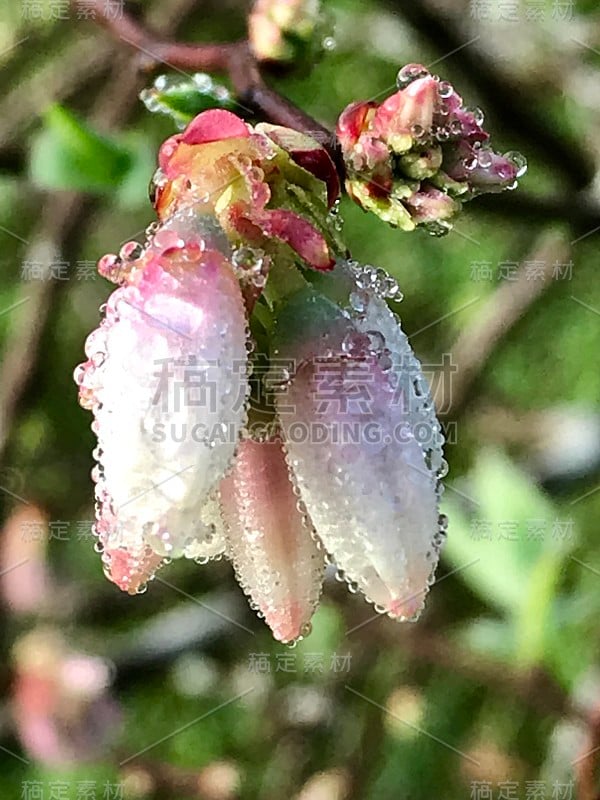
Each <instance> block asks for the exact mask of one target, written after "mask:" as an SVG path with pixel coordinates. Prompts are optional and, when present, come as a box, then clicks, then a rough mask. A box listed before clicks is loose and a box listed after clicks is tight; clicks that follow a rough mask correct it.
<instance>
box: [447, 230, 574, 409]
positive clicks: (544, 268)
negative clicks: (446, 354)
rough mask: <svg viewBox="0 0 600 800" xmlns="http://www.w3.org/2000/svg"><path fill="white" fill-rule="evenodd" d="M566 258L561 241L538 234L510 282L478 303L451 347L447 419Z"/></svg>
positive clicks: (565, 251) (554, 237)
mask: <svg viewBox="0 0 600 800" xmlns="http://www.w3.org/2000/svg"><path fill="white" fill-rule="evenodd" d="M568 257H569V246H568V244H567V243H566V242H565V241H564V240H562V239H560V238H558V237H557V236H556V235H555V234H550V235H542V236H541V237H540V239H539V240H538V241H537V242H536V243H535V245H534V247H533V250H532V252H531V253H530V254H529V255H528V256H527V257H526V258H525V259H524V260H523V262H522V264H521V265H520V267H519V269H518V270H517V272H516V274H515V277H514V280H510V281H508V280H507V281H504V282H503V283H502V284H501V286H500V287H499V288H498V289H496V290H495V292H494V293H493V294H492V295H491V296H490V297H489V298H488V300H487V301H485V302H484V303H481V304H480V308H479V312H478V313H477V316H476V317H475V318H474V319H473V321H472V322H471V323H470V324H468V325H467V326H466V327H465V328H464V329H463V330H462V332H461V334H460V335H459V337H458V339H457V340H456V342H455V343H454V345H453V346H452V347H451V353H452V361H453V364H454V365H456V367H457V368H458V371H457V372H456V376H455V378H454V380H453V382H452V396H451V406H450V408H449V410H448V414H447V415H448V416H451V417H452V418H453V419H455V418H456V417H457V415H459V414H460V413H461V411H462V409H463V408H464V406H465V405H466V403H467V402H468V400H469V397H470V395H471V390H472V388H473V386H474V384H475V383H476V381H477V379H478V378H479V377H480V375H481V373H482V372H483V369H484V367H485V365H486V364H487V363H488V362H489V359H490V356H491V354H492V352H494V351H495V350H496V348H497V347H498V346H499V344H500V342H501V341H502V340H503V338H504V337H505V336H506V335H507V334H508V332H509V331H510V330H512V328H513V326H514V325H515V324H516V323H517V322H518V320H519V319H521V317H522V316H523V315H524V314H525V313H526V311H527V310H528V309H529V308H530V307H531V306H532V305H533V303H535V301H536V300H537V299H538V298H539V297H540V296H541V295H542V293H543V292H545V291H546V289H547V288H548V287H549V286H551V285H552V277H553V271H554V269H555V265H556V264H557V263H558V264H562V263H564V262H566V261H567V259H568ZM532 262H535V263H536V265H539V269H540V273H539V274H538V273H536V274H535V275H533V276H532V275H531V274H530V273H529V272H528V265H529V264H531V263H532Z"/></svg>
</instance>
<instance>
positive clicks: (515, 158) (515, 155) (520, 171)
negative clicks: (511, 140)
mask: <svg viewBox="0 0 600 800" xmlns="http://www.w3.org/2000/svg"><path fill="white" fill-rule="evenodd" d="M504 158H507V159H508V160H509V161H512V163H513V164H514V165H515V167H516V168H517V178H521V177H522V176H523V175H525V173H526V172H527V159H526V158H525V156H524V155H523V154H522V153H519V152H518V151H517V150H510V151H509V152H508V153H504Z"/></svg>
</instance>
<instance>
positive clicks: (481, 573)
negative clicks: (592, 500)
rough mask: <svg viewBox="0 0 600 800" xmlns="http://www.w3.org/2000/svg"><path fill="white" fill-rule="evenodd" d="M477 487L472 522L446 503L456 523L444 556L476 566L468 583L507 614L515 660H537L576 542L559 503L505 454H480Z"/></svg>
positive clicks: (455, 505) (461, 564) (475, 475)
mask: <svg viewBox="0 0 600 800" xmlns="http://www.w3.org/2000/svg"><path fill="white" fill-rule="evenodd" d="M470 489H471V491H472V494H473V497H472V499H473V501H474V502H475V503H476V504H477V506H476V511H475V512H474V513H473V515H472V516H471V518H469V516H468V515H467V514H466V513H465V512H464V510H462V509H461V507H460V505H459V504H458V503H457V502H456V501H454V500H452V499H448V500H446V502H445V504H444V505H445V510H446V513H447V514H448V516H449V518H450V526H451V527H450V529H449V535H448V542H447V545H446V548H445V556H446V557H447V558H448V559H449V560H450V562H451V563H452V565H453V566H454V567H455V568H460V567H464V566H465V565H466V564H470V566H469V567H468V568H466V569H464V571H463V573H462V577H463V580H464V581H465V583H467V584H468V585H469V586H470V587H471V589H473V591H475V592H476V594H478V595H479V596H480V597H481V599H482V600H484V601H485V602H488V603H490V604H491V605H492V606H494V607H495V608H497V609H498V610H499V611H500V612H502V613H503V614H505V615H507V616H508V618H509V620H510V622H511V625H512V628H513V636H514V648H515V650H514V653H513V656H514V657H516V658H517V659H518V661H519V662H520V663H522V664H532V663H535V662H536V661H537V660H539V659H540V658H542V656H543V655H544V653H545V643H546V640H547V636H548V629H549V617H550V613H551V606H552V603H553V601H554V599H555V594H556V589H557V583H558V580H559V577H560V569H561V565H562V563H563V560H564V558H565V557H566V555H567V553H568V550H569V548H570V546H572V544H573V541H572V537H571V538H569V537H567V538H566V539H565V538H563V537H562V536H561V532H564V522H563V521H562V520H561V519H560V517H559V515H558V513H557V510H556V509H555V508H554V506H553V504H552V503H551V502H550V501H549V500H548V499H547V498H546V497H545V495H544V494H543V493H542V492H541V491H540V490H539V489H538V488H537V487H536V486H535V484H534V483H533V482H532V481H531V479H530V478H528V477H527V475H526V474H524V473H522V472H521V471H520V470H519V469H518V468H517V467H516V466H515V465H514V464H513V463H512V462H511V461H510V460H509V459H507V458H506V457H505V456H503V455H502V454H500V453H498V452H495V451H486V452H484V453H482V454H480V456H479V458H478V459H477V462H476V466H475V469H474V470H473V474H472V481H471V483H470ZM536 532H537V533H536ZM472 562H474V563H472ZM502 644H503V645H504V643H503V642H502ZM502 649H505V648H504V646H503V647H502Z"/></svg>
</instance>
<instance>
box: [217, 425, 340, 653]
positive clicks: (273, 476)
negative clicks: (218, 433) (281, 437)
mask: <svg viewBox="0 0 600 800" xmlns="http://www.w3.org/2000/svg"><path fill="white" fill-rule="evenodd" d="M220 494H221V504H222V509H223V519H224V521H225V523H226V526H227V540H228V554H229V556H230V557H231V559H232V561H233V564H234V566H235V569H236V572H237V576H238V580H239V582H240V585H241V586H242V588H243V590H244V591H245V592H246V594H248V595H249V596H250V598H251V600H252V602H253V603H254V604H256V606H257V610H259V611H260V613H261V614H263V615H264V618H265V621H266V623H267V625H269V627H270V628H271V630H272V631H273V634H274V636H275V638H276V639H278V640H279V641H281V642H292V641H295V640H296V639H298V637H299V636H301V635H303V634H306V633H307V626H308V624H309V622H310V618H311V617H312V615H313V613H314V610H315V608H316V605H317V602H318V599H319V595H320V592H321V584H322V581H323V572H324V566H325V565H324V556H323V552H322V551H321V550H320V549H319V546H318V545H317V542H316V541H315V539H314V538H313V535H312V534H313V531H312V525H311V524H310V522H309V520H308V519H307V517H306V515H305V514H303V513H302V512H301V511H299V510H298V507H297V504H298V498H297V496H296V494H295V493H294V489H293V487H292V484H291V483H290V478H289V472H288V467H287V464H286V463H285V460H284V455H283V450H282V446H281V442H279V441H269V442H255V441H251V440H245V441H243V442H242V443H241V444H240V447H239V451H238V455H237V459H236V462H235V466H234V468H233V470H232V472H231V473H230V474H229V475H228V476H227V477H226V478H224V479H223V481H222V482H221V487H220Z"/></svg>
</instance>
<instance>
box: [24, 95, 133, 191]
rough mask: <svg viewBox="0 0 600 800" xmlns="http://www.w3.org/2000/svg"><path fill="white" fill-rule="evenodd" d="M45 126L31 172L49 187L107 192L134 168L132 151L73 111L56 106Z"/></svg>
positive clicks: (34, 150)
mask: <svg viewBox="0 0 600 800" xmlns="http://www.w3.org/2000/svg"><path fill="white" fill-rule="evenodd" d="M44 122H45V124H44V128H43V130H42V132H41V133H40V134H39V135H38V136H37V137H36V138H35V140H34V141H33V143H32V148H31V156H30V164H29V169H30V174H31V178H32V179H33V181H34V182H35V183H36V184H37V185H38V186H41V187H43V188H46V189H78V190H80V191H86V192H106V191H110V190H111V189H114V188H115V187H116V186H119V184H120V183H121V182H122V181H123V179H124V177H125V175H126V174H127V172H128V171H129V170H130V169H131V166H132V162H133V157H132V153H131V152H130V151H129V150H128V149H127V148H126V147H124V146H122V145H120V144H117V143H116V142H115V141H113V140H112V139H110V138H108V137H107V136H102V135H101V134H99V133H97V132H96V131H94V130H93V128H92V127H91V126H90V125H88V124H87V123H85V122H82V121H81V120H79V119H78V118H77V117H76V116H75V115H74V114H73V113H72V112H70V111H68V110H67V109H66V108H63V107H62V106H59V105H54V106H52V107H51V108H50V110H49V111H48V112H47V113H46V115H45V119H44Z"/></svg>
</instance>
